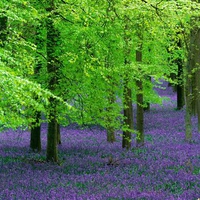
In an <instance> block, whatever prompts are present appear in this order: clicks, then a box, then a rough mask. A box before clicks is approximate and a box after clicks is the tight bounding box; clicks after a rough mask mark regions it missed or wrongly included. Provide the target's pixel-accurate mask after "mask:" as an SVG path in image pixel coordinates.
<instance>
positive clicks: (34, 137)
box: [30, 21, 46, 152]
mask: <svg viewBox="0 0 200 200" xmlns="http://www.w3.org/2000/svg"><path fill="white" fill-rule="evenodd" d="M43 26H44V24H42V21H41V24H40V25H39V26H37V27H36V39H35V44H36V46H37V51H41V50H42V49H43V45H46V43H45V42H44V39H43V38H42V36H41V32H42V30H43ZM36 61H37V63H36V66H35V68H34V76H35V79H36V81H37V78H38V77H39V75H40V69H41V68H42V63H41V61H40V58H39V55H36ZM35 99H36V100H37V97H35ZM32 117H33V118H35V122H33V123H32V126H31V140H30V148H31V149H32V150H33V151H37V152H40V151H41V134H40V132H41V124H40V118H41V113H40V112H37V111H33V116H32Z"/></svg>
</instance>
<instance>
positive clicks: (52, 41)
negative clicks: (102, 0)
mask: <svg viewBox="0 0 200 200" xmlns="http://www.w3.org/2000/svg"><path fill="white" fill-rule="evenodd" d="M46 10H47V12H49V14H51V15H50V16H48V18H47V20H46V26H47V70H48V75H49V90H50V91H51V92H54V91H55V87H56V85H57V83H58V77H57V76H58V74H57V73H58V66H59V62H58V55H57V54H56V47H57V44H58V41H59V36H60V34H59V32H58V30H56V28H55V27H54V21H53V17H54V12H53V11H54V10H55V8H54V1H51V3H50V6H49V7H48V8H47V9H46ZM49 109H50V112H49V123H48V134H47V157H46V159H47V161H53V162H58V149H57V144H58V136H57V134H58V133H57V130H58V127H57V118H56V116H57V115H56V114H57V113H56V100H55V99H53V98H52V97H51V98H50V105H49Z"/></svg>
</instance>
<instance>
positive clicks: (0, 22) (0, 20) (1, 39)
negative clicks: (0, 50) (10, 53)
mask: <svg viewBox="0 0 200 200" xmlns="http://www.w3.org/2000/svg"><path fill="white" fill-rule="evenodd" d="M7 20H8V18H7V17H6V16H2V17H0V47H4V45H5V41H6V38H7Z"/></svg>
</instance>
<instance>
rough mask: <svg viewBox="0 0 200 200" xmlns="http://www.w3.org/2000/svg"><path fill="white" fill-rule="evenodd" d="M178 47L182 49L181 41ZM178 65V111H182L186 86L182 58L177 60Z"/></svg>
mask: <svg viewBox="0 0 200 200" xmlns="http://www.w3.org/2000/svg"><path fill="white" fill-rule="evenodd" d="M177 46H178V47H179V48H181V47H182V45H181V41H180V39H179V41H178V44H177ZM176 62H177V65H178V76H177V79H178V84H177V110H181V109H182V108H183V106H184V105H185V102H184V85H183V60H182V59H181V58H178V59H177V60H176Z"/></svg>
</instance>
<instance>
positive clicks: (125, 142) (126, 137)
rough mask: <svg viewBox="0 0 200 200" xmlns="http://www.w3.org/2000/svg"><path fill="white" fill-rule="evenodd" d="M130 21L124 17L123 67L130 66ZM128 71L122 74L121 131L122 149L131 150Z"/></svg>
mask: <svg viewBox="0 0 200 200" xmlns="http://www.w3.org/2000/svg"><path fill="white" fill-rule="evenodd" d="M129 23H130V20H129V18H128V17H127V16H126V15H125V16H124V24H125V27H124V64H125V66H130V64H131V60H130V54H131V35H130V34H127V33H128V32H129V31H130V30H129V29H130V27H129V26H130V25H129ZM129 73H130V72H129V71H128V70H126V71H125V74H124V91H123V96H124V102H123V103H124V125H125V127H126V128H128V129H125V130H124V131H123V136H122V148H126V149H130V148H131V134H132V133H131V130H133V104H132V91H131V88H130V86H129Z"/></svg>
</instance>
